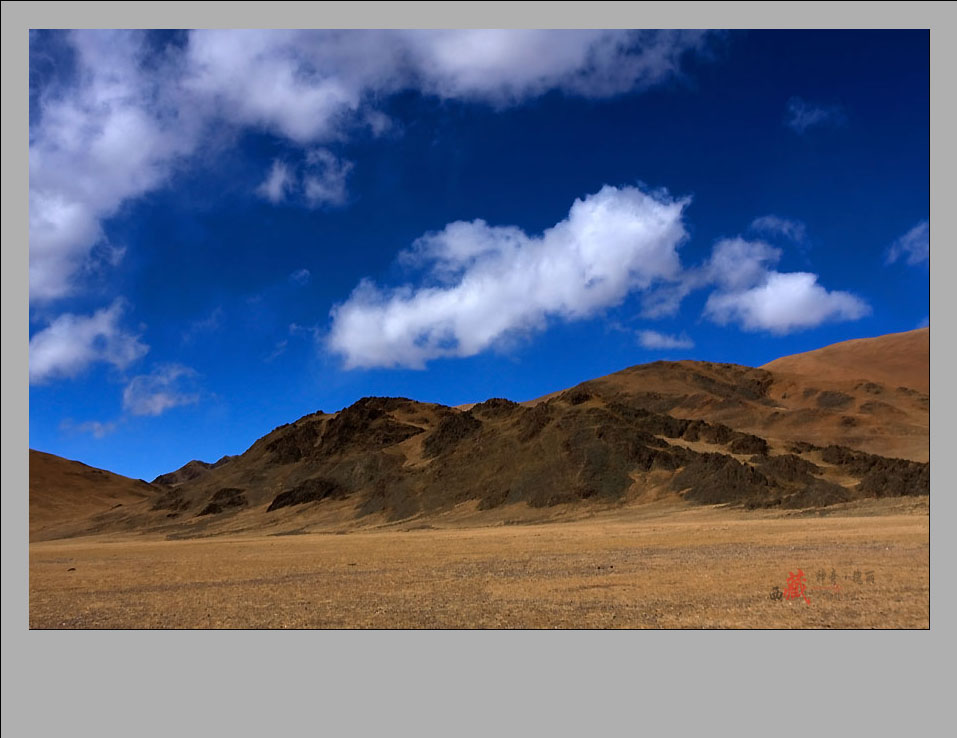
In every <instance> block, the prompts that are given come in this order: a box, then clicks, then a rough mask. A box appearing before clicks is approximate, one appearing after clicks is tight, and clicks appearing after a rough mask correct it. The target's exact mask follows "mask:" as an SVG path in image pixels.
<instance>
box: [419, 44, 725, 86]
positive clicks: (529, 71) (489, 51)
mask: <svg viewBox="0 0 957 738" xmlns="http://www.w3.org/2000/svg"><path fill="white" fill-rule="evenodd" d="M705 40H706V34H704V33H702V32H698V31H681V32H668V31H640V32H635V31H613V30H604V31H602V30H588V31H585V30H583V31H554V30H513V31H508V32H502V31H496V30H457V31H412V32H407V33H406V34H405V42H406V44H407V47H408V54H409V57H410V59H411V60H412V63H413V66H414V68H415V73H416V75H417V76H418V77H419V79H420V80H421V82H420V84H421V87H422V89H423V90H424V91H425V92H428V93H432V94H436V95H438V96H440V97H444V98H458V99H480V100H486V101H489V102H492V103H494V104H498V105H504V104H510V103H515V102H518V101H521V100H523V99H527V98H529V97H534V96H537V95H541V94H543V93H544V92H547V91H548V90H553V89H554V90H561V91H563V92H565V93H567V94H572V95H581V96H583V97H607V96H611V95H617V94H620V93H623V92H628V91H632V90H635V89H641V88H645V87H649V86H651V85H654V84H657V83H659V82H661V81H663V80H664V79H666V78H668V77H671V76H672V75H675V74H677V73H678V71H679V69H680V63H681V59H682V57H683V56H684V55H685V54H687V53H689V52H695V51H700V50H702V48H703V47H704V44H705Z"/></svg>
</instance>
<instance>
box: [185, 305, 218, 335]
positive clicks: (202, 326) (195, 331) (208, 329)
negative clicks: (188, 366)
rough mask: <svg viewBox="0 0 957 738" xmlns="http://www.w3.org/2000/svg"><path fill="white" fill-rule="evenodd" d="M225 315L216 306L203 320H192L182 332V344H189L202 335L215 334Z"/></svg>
mask: <svg viewBox="0 0 957 738" xmlns="http://www.w3.org/2000/svg"><path fill="white" fill-rule="evenodd" d="M225 315H226V312H225V311H224V310H223V308H222V306H217V307H216V308H215V309H214V310H213V311H212V312H210V314H209V315H207V316H206V317H205V318H200V319H199V320H194V321H193V322H192V323H190V324H189V326H187V328H186V330H185V331H184V332H183V343H191V342H192V341H194V340H195V339H196V337H197V336H200V335H202V334H204V333H213V332H215V331H216V330H217V329H218V328H219V327H220V326H221V325H222V324H223V317H224V316H225Z"/></svg>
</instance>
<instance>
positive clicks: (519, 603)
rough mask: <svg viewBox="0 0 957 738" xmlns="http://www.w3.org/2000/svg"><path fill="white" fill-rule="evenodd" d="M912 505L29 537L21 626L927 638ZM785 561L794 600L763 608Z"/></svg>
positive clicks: (921, 522)
mask: <svg viewBox="0 0 957 738" xmlns="http://www.w3.org/2000/svg"><path fill="white" fill-rule="evenodd" d="M928 510H929V504H928V498H926V497H922V498H900V499H895V500H866V501H862V502H858V503H852V504H848V505H846V506H836V507H835V508H830V509H828V510H826V511H824V512H823V513H821V512H813V511H808V512H796V513H795V512H790V513H784V512H767V511H765V512H760V511H759V512H743V511H736V510H730V509H725V508H720V507H685V506H681V505H675V504H673V503H662V504H660V505H658V504H654V503H652V504H646V505H641V506H635V507H632V508H624V509H618V510H613V511H605V512H600V513H596V514H594V515H592V516H591V517H589V518H587V519H582V520H573V521H566V522H548V521H546V522H543V523H540V524H531V525H528V524H526V525H505V524H501V521H499V524H496V525H491V526H486V527H441V525H442V523H441V521H435V522H436V526H435V527H429V526H420V527H418V528H416V527H415V526H414V525H406V526H405V527H404V528H403V527H401V526H400V527H396V526H392V527H391V528H379V529H368V530H351V531H339V532H338V533H335V532H327V533H305V534H301V535H279V536H264V535H231V536H216V537H213V538H206V539H193V540H179V541H175V540H164V539H157V538H152V539H149V538H144V537H129V538H125V539H124V538H115V537H114V538H97V537H90V538H81V539H67V540H58V541H46V542H39V543H32V544H31V545H30V627H31V628H927V627H929V584H930V582H929V576H930V572H929V515H928ZM799 568H800V569H802V570H803V572H804V573H805V575H806V577H807V584H808V591H807V596H808V598H809V599H810V603H809V604H808V603H805V602H804V601H803V600H800V599H799V600H796V601H788V600H784V599H780V600H773V599H771V596H770V594H771V591H772V588H773V587H775V586H777V587H779V588H780V589H781V590H782V591H783V590H785V588H786V579H787V576H788V573H789V572H796V571H797V570H798V569H799ZM832 571H833V572H834V573H835V575H836V577H837V587H838V589H837V590H836V591H835V590H834V589H833V588H832V586H831V583H830V575H831V572H832ZM820 572H823V573H826V574H827V577H828V579H827V580H826V581H825V582H824V583H823V584H822V583H821V582H819V581H818V579H817V577H818V574H819V573H820ZM856 572H859V573H860V582H859V583H858V582H855V581H854V577H855V573H856Z"/></svg>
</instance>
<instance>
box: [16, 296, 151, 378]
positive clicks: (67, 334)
mask: <svg viewBox="0 0 957 738" xmlns="http://www.w3.org/2000/svg"><path fill="white" fill-rule="evenodd" d="M125 309H126V303H125V302H124V301H123V300H121V299H118V300H116V301H114V302H113V304H112V305H110V307H107V308H102V309H101V310H97V311H96V312H95V313H93V314H92V315H89V316H85V315H75V314H73V313H65V314H63V315H60V316H59V317H58V318H56V319H55V320H54V321H53V322H52V323H50V325H48V326H47V327H46V328H44V329H43V330H42V331H39V332H38V333H36V334H34V336H33V337H32V338H31V339H30V348H29V352H30V384H37V383H42V382H44V381H47V380H50V379H55V378H61V377H73V376H76V375H77V374H79V373H80V372H82V371H83V370H84V369H86V368H87V367H88V366H89V365H90V364H94V363H97V362H102V363H107V364H112V365H113V366H115V367H116V368H118V369H125V368H126V367H127V366H129V365H130V364H132V363H133V362H134V361H136V360H137V359H139V358H141V357H142V356H143V355H145V354H146V352H147V351H149V347H148V346H147V345H146V344H144V343H142V342H141V341H140V340H139V336H136V335H134V334H132V333H130V332H128V331H126V330H124V329H123V328H122V327H121V326H120V319H121V318H122V315H123V312H124V310H125Z"/></svg>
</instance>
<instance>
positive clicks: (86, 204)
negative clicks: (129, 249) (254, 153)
mask: <svg viewBox="0 0 957 738" xmlns="http://www.w3.org/2000/svg"><path fill="white" fill-rule="evenodd" d="M68 38H69V41H70V43H71V44H72V46H73V49H74V50H75V52H76V75H75V82H73V83H72V84H71V85H70V86H68V87H66V86H59V85H53V86H51V87H48V88H47V89H45V90H43V91H42V92H41V94H40V96H39V102H38V105H39V111H40V114H39V116H38V118H39V120H38V122H36V123H35V124H34V125H33V126H31V129H30V300H31V301H39V300H51V299H54V298H59V297H64V296H67V295H69V294H71V293H73V292H74V291H75V290H76V284H75V280H76V277H77V275H78V273H79V272H80V271H81V269H82V268H83V266H84V265H85V264H86V263H87V261H88V260H89V257H90V252H91V249H92V248H93V247H94V246H95V245H97V244H98V243H99V242H100V241H101V240H102V239H103V230H102V226H101V223H102V222H103V220H104V219H106V218H109V217H110V216H112V215H113V214H115V213H116V211H117V210H118V209H119V207H120V205H122V203H123V202H125V201H126V200H128V199H130V198H135V197H138V196H140V195H142V194H144V193H146V192H148V191H150V190H152V189H155V188H156V187H157V186H158V185H159V184H161V183H162V182H163V181H164V180H165V179H166V178H167V177H168V175H169V173H170V171H171V167H172V164H173V162H174V160H175V159H176V158H177V157H179V156H181V155H185V154H187V153H189V152H190V151H192V149H193V146H194V141H195V129H194V126H193V122H192V118H191V116H190V115H188V114H187V113H185V112H184V111H183V110H179V109H178V106H177V105H176V104H175V103H174V101H173V100H172V98H171V95H172V94H173V93H174V90H173V89H170V88H169V87H168V85H165V82H166V73H165V71H164V67H163V63H162V61H160V62H159V67H158V68H157V69H156V70H154V71H153V72H151V73H145V72H144V70H143V67H142V64H141V62H142V60H143V58H144V54H145V50H144V44H143V39H144V37H143V36H142V35H141V34H137V33H131V32H125V31H75V32H71V33H70V34H69V36H68ZM115 253H118V254H121V253H122V250H120V251H116V252H115Z"/></svg>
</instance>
